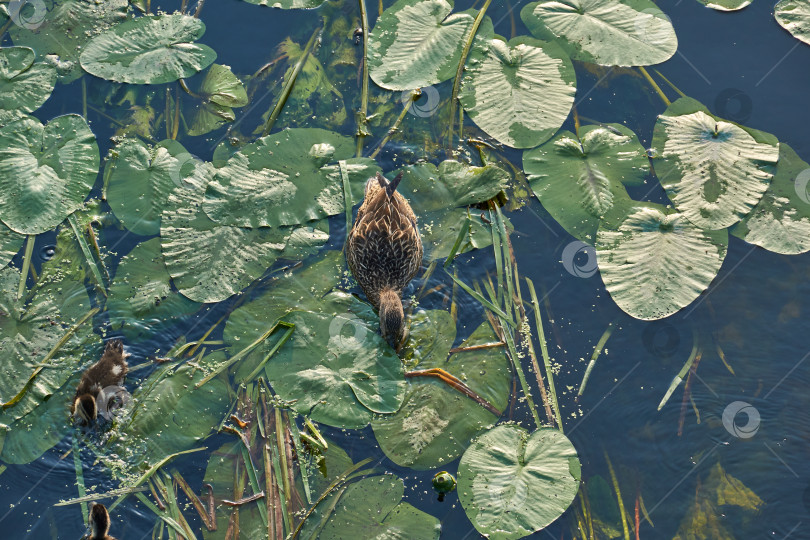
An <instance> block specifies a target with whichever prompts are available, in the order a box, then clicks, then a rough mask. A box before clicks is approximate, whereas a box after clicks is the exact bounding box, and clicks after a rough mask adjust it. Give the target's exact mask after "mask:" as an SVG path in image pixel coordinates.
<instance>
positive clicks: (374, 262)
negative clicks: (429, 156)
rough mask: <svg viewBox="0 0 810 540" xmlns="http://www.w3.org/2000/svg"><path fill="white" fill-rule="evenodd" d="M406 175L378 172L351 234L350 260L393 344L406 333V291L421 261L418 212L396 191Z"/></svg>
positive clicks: (370, 183)
mask: <svg viewBox="0 0 810 540" xmlns="http://www.w3.org/2000/svg"><path fill="white" fill-rule="evenodd" d="M401 180H402V173H400V174H398V175H397V177H396V178H394V179H393V180H392V181H391V182H389V181H388V180H386V179H385V177H383V175H381V174H380V173H377V175H376V176H375V177H374V178H370V179H369V181H368V182H367V183H366V192H365V198H364V199H363V204H362V205H360V210H358V212H357V218H356V219H355V221H354V226H353V227H352V230H351V232H350V233H349V239H348V242H347V249H346V261H347V262H348V263H349V269H350V270H351V271H352V274H353V275H354V278H355V279H356V280H357V282H358V283H359V284H360V287H361V288H362V289H363V292H364V293H365V294H366V296H367V297H368V299H369V301H370V302H371V303H372V305H373V306H374V308H375V309H377V311H378V312H379V314H380V330H381V332H382V335H383V337H384V338H386V339H387V340H389V341H390V342H392V343H394V344H398V343H401V341H402V339H403V338H404V337H405V314H404V311H403V309H402V290H403V289H404V288H405V286H406V285H407V284H408V282H409V281H411V279H413V277H414V276H415V275H416V273H417V272H418V271H419V267H420V266H421V264H422V239H421V238H420V237H419V229H418V228H417V227H416V216H415V215H414V213H413V210H412V209H411V205H410V204H408V201H407V200H405V197H403V196H402V195H400V194H399V193H397V191H396V190H397V186H398V185H399V182H400V181H401Z"/></svg>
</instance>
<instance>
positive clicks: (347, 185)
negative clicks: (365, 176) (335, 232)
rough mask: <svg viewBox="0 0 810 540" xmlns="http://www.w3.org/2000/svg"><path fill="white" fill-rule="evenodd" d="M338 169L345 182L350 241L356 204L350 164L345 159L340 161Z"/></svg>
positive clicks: (341, 178)
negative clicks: (353, 209) (350, 175)
mask: <svg viewBox="0 0 810 540" xmlns="http://www.w3.org/2000/svg"><path fill="white" fill-rule="evenodd" d="M338 169H339V170H340V181H341V183H342V184H343V210H344V212H345V213H346V240H347V241H348V240H349V231H351V230H352V207H353V206H354V201H353V200H352V186H351V184H350V183H349V171H348V165H347V164H346V161H345V160H343V159H341V160H340V161H338Z"/></svg>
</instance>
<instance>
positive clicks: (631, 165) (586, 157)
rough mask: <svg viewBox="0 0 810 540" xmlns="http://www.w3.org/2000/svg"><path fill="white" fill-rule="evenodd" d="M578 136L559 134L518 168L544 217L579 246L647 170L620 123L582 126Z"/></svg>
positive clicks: (527, 155) (591, 236)
mask: <svg viewBox="0 0 810 540" xmlns="http://www.w3.org/2000/svg"><path fill="white" fill-rule="evenodd" d="M579 133H580V137H581V138H577V136H576V135H574V134H573V133H571V132H569V131H564V132H562V133H560V134H559V135H557V136H556V137H554V138H553V139H552V140H550V141H548V142H547V143H546V144H544V145H542V146H540V147H539V148H535V149H533V150H528V151H526V152H524V153H523V168H524V170H525V171H526V174H527V179H528V181H529V185H531V187H532V191H534V194H535V196H536V197H537V198H538V199H539V200H540V202H541V203H542V204H543V207H544V208H545V209H546V210H548V212H549V214H551V216H552V217H553V218H554V219H555V220H557V222H558V223H559V224H560V225H561V226H562V227H563V228H564V229H565V230H566V231H568V233H570V234H571V235H572V236H575V237H577V238H578V239H580V240H582V241H583V242H587V243H589V244H593V243H594V242H595V241H596V229H597V227H598V226H599V220H600V219H601V218H602V217H604V216H605V215H606V214H607V213H608V212H609V211H610V210H611V209H613V207H614V206H615V205H616V204H617V203H621V204H627V203H629V202H630V197H629V196H628V195H627V191H626V190H625V189H624V186H625V185H639V184H640V183H641V182H643V180H644V176H645V175H646V174H647V172H648V171H649V161H648V160H647V155H646V153H645V151H644V148H642V146H641V144H639V142H638V138H637V137H636V134H635V133H633V132H632V131H630V130H629V129H628V128H626V127H624V126H621V125H619V124H608V125H605V126H582V127H581V128H580V130H579Z"/></svg>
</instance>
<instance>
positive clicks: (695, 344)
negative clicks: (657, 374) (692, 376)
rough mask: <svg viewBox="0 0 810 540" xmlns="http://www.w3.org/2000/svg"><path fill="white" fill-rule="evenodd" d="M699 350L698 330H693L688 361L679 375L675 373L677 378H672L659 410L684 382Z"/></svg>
mask: <svg viewBox="0 0 810 540" xmlns="http://www.w3.org/2000/svg"><path fill="white" fill-rule="evenodd" d="M699 351H700V346H699V345H698V337H697V332H693V333H692V352H691V353H689V358H687V359H686V363H685V364H684V365H683V367H682V368H681V370H680V371H679V372H678V374H677V375H675V378H673V379H672V382H671V383H669V388H668V389H667V392H666V394H664V397H663V398H662V399H661V403H659V404H658V410H659V411H660V410H661V409H663V408H664V405H666V404H667V401H669V398H670V396H672V393H673V392H675V389H676V388H678V386H680V384H681V383H682V382H683V378H684V377H685V376H686V374H687V373H688V372H689V368H691V367H692V362H694V361H695V358H697V355H698V353H699Z"/></svg>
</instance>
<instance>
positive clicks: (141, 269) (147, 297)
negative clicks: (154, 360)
mask: <svg viewBox="0 0 810 540" xmlns="http://www.w3.org/2000/svg"><path fill="white" fill-rule="evenodd" d="M108 296H109V297H108V299H107V312H108V313H109V317H110V327H111V328H113V329H116V330H120V331H122V332H123V334H124V336H125V337H126V338H127V341H128V342H131V341H135V340H140V339H151V338H152V336H153V335H154V334H155V333H160V332H161V330H162V329H164V328H166V327H167V326H169V325H170V324H171V323H173V322H175V321H176V320H177V319H179V318H182V317H184V316H186V315H188V314H190V313H194V312H195V311H196V310H197V309H199V307H200V304H198V303H197V302H192V301H191V300H189V299H188V298H186V297H185V296H183V295H181V294H179V293H177V292H176V291H173V290H172V287H171V278H170V277H169V272H168V271H167V270H166V265H165V264H164V262H163V255H162V254H161V252H160V238H152V239H151V240H148V241H146V242H142V243H140V244H138V245H137V246H135V248H134V249H133V250H132V251H130V252H129V253H128V254H127V255H125V256H124V257H123V258H122V259H121V262H120V263H119V264H118V270H117V271H116V272H115V277H114V279H113V280H112V284H111V285H110V292H109V295H108Z"/></svg>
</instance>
